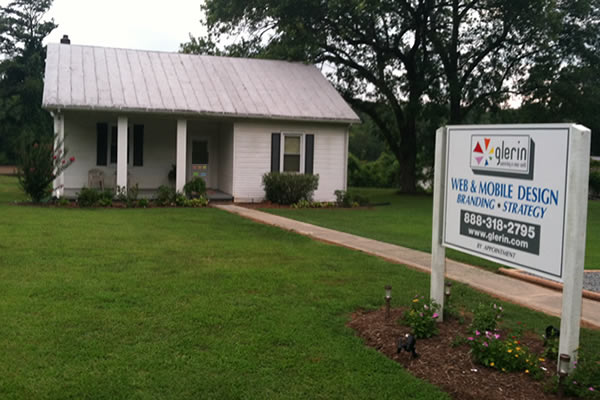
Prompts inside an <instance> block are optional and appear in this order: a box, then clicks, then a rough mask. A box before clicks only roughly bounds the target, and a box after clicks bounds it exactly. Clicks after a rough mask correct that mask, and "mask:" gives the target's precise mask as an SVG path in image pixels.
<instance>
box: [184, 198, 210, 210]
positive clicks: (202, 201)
mask: <svg viewBox="0 0 600 400" xmlns="http://www.w3.org/2000/svg"><path fill="white" fill-rule="evenodd" d="M207 205H208V199H207V198H206V197H197V198H195V199H186V200H185V202H184V206H185V207H194V208H197V207H206V206H207Z"/></svg>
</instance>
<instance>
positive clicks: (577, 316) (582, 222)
mask: <svg viewBox="0 0 600 400" xmlns="http://www.w3.org/2000/svg"><path fill="white" fill-rule="evenodd" d="M449 129H466V130H471V131H477V130H507V131H511V130H512V131H517V132H518V131H523V130H525V129H535V130H547V129H562V130H568V137H567V151H566V175H565V180H566V182H565V189H564V190H565V192H564V214H563V220H564V221H563V229H562V238H563V240H562V242H563V249H562V253H561V275H562V277H563V281H564V285H563V296H562V297H563V299H562V300H563V301H562V313H561V316H562V317H561V336H560V342H559V353H560V354H567V355H569V356H570V357H571V364H570V368H571V369H572V368H573V366H574V363H575V362H576V360H577V351H578V347H579V331H580V320H581V303H582V290H583V267H584V258H585V235H586V222H587V198H588V179H589V162H590V146H591V132H590V130H589V129H588V128H586V127H584V126H581V125H577V124H519V125H517V124H514V125H462V126H460V125H456V126H447V127H442V128H440V129H438V130H437V131H436V140H435V149H436V152H435V169H434V182H433V221H432V240H431V244H432V246H431V248H432V251H431V253H432V259H431V287H430V296H431V298H432V300H435V301H436V302H437V303H439V304H440V307H441V310H442V311H443V307H444V279H445V272H446V260H445V248H446V247H451V246H447V245H446V244H445V242H444V232H445V224H446V215H445V213H446V209H445V205H446V196H447V187H446V186H447V174H448V168H449V164H448V163H449V161H450V157H451V156H450V155H449V154H448V153H449V139H448V136H449V135H448V131H449ZM541 144H542V143H536V146H540V145H541ZM452 247H453V246H452ZM453 248H455V247H453ZM458 250H459V251H463V252H464V250H460V249H458ZM469 254H472V253H469ZM475 255H476V256H478V257H482V256H481V255H479V254H475ZM484 258H488V259H490V258H489V257H484ZM493 261H496V262H500V263H503V264H505V262H504V261H502V260H501V261H498V260H493ZM440 314H441V315H443V312H442V313H440Z"/></svg>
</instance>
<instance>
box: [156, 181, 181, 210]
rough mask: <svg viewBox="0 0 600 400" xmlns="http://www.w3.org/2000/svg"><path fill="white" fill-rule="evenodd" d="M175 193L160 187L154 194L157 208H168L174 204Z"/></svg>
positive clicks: (169, 188) (173, 190) (167, 188)
mask: <svg viewBox="0 0 600 400" xmlns="http://www.w3.org/2000/svg"><path fill="white" fill-rule="evenodd" d="M176 195H177V192H176V191H175V189H174V188H172V187H169V186H165V185H162V186H160V187H159V188H158V190H157V192H156V200H155V202H156V204H157V205H159V206H168V205H169V204H171V203H175V196H176Z"/></svg>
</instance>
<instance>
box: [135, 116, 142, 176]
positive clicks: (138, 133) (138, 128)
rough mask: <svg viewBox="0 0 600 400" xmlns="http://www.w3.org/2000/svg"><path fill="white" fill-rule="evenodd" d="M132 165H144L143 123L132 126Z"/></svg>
mask: <svg viewBox="0 0 600 400" xmlns="http://www.w3.org/2000/svg"><path fill="white" fill-rule="evenodd" d="M133 165H135V166H140V167H141V166H143V165H144V125H134V126H133Z"/></svg>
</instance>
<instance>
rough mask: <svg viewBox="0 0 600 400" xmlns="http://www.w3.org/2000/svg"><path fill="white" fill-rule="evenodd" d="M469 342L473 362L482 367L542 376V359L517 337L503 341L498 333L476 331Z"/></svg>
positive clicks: (468, 339)
mask: <svg viewBox="0 0 600 400" xmlns="http://www.w3.org/2000/svg"><path fill="white" fill-rule="evenodd" d="M467 341H468V342H469V345H470V347H471V356H472V357H473V360H474V361H475V362H477V363H479V364H481V365H485V366H488V367H492V368H495V369H497V370H499V371H502V372H517V371H518V372H525V373H527V374H530V375H532V376H534V377H540V376H541V375H542V371H541V370H540V367H539V361H540V359H539V358H538V356H536V355H535V354H533V353H532V352H530V351H529V349H528V348H527V346H525V345H523V344H521V342H520V340H518V338H517V337H516V336H513V337H511V338H506V339H502V338H501V337H500V334H498V333H495V332H492V331H479V330H475V331H474V334H473V336H470V337H468V338H467Z"/></svg>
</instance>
